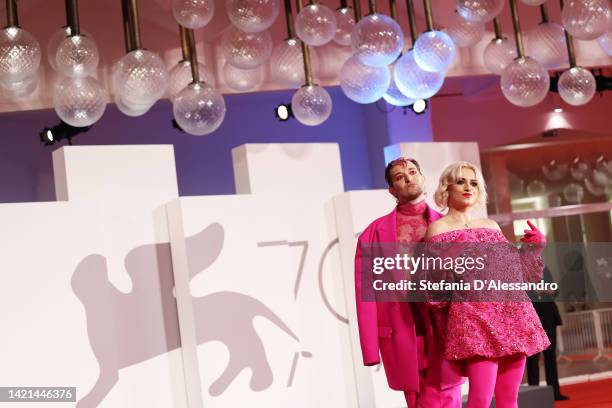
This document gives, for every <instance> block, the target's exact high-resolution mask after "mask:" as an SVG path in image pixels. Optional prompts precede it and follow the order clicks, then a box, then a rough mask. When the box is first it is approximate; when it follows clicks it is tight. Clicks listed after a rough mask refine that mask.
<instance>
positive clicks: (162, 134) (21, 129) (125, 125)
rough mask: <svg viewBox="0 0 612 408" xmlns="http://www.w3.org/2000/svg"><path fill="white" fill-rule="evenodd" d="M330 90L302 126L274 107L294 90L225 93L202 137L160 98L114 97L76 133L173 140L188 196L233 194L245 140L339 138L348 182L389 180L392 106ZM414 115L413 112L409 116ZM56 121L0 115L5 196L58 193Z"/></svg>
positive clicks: (124, 140) (48, 115)
mask: <svg viewBox="0 0 612 408" xmlns="http://www.w3.org/2000/svg"><path fill="white" fill-rule="evenodd" d="M328 90H329V92H330V93H331V95H332V98H333V101H334V109H333V112H332V116H331V117H330V118H329V120H327V121H326V122H325V123H324V124H322V125H321V126H317V127H308V126H303V125H301V124H299V123H298V122H297V121H296V120H295V119H292V120H291V121H289V122H278V121H277V120H276V118H275V117H274V114H273V108H274V107H275V106H276V105H278V104H279V103H281V102H289V101H290V100H291V96H292V94H293V91H278V92H266V93H253V94H234V95H227V96H226V104H227V115H226V117H225V121H224V123H223V124H222V126H221V127H220V128H219V129H218V130H217V131H216V132H215V133H214V134H212V135H210V136H202V137H197V136H191V135H187V134H185V133H180V132H178V131H177V130H176V129H172V127H171V118H172V109H171V105H170V103H168V102H167V101H163V102H159V103H157V104H156V105H155V106H154V107H153V108H152V109H151V111H149V112H148V113H147V114H146V115H144V116H142V117H138V118H131V117H127V116H124V115H123V114H121V113H120V112H119V111H118V110H117V109H116V108H115V107H114V105H108V107H107V111H106V112H105V114H104V116H103V117H102V119H101V120H100V121H99V122H98V123H96V124H95V125H94V127H93V128H92V129H91V130H90V131H89V132H87V133H84V134H81V135H78V136H77V137H75V138H74V140H73V143H74V144H75V145H76V144H87V145H97V144H159V143H163V144H173V145H174V150H175V155H176V165H177V173H178V181H179V192H180V194H181V195H183V196H187V195H210V194H233V193H234V192H235V189H234V178H233V173H232V161H231V149H232V148H233V147H236V146H239V145H241V144H243V143H269V142H271V143H275V142H279V143H282V142H294V143H308V142H311V143H312V142H335V143H338V144H339V146H340V154H341V160H342V170H343V176H344V186H345V190H358V189H368V188H372V187H374V186H378V187H380V186H381V184H380V183H381V182H383V183H384V180H383V176H382V169H383V168H384V162H383V161H382V157H383V151H382V148H383V147H384V146H385V145H387V144H388V141H389V140H390V138H389V135H388V134H387V133H388V129H387V128H386V126H384V123H385V122H386V120H387V119H386V114H385V113H384V112H383V111H381V110H378V109H376V108H375V106H374V105H369V106H364V105H359V104H357V103H354V102H352V101H350V100H349V99H347V98H346V97H345V96H344V94H343V93H342V91H341V90H340V88H338V87H334V88H328ZM424 116H427V115H424ZM416 118H418V117H416V116H414V115H412V114H410V113H409V114H408V115H407V116H406V117H404V118H403V119H404V120H406V121H410V120H418V119H416ZM421 120H422V119H421ZM58 122H59V119H58V118H57V116H56V115H55V112H54V111H53V110H45V111H31V112H17V113H5V114H2V115H0V129H1V130H0V132H1V138H2V142H3V144H2V148H1V150H0V202H27V201H53V200H54V199H55V194H54V187H53V177H52V176H51V174H52V166H51V152H52V151H53V150H55V149H56V148H58V147H59V146H58V145H53V146H44V145H42V144H41V143H40V141H39V136H38V134H39V132H40V131H41V130H42V129H43V128H44V127H46V126H49V127H50V126H53V125H55V124H57V123H58ZM407 126H409V125H408V124H407ZM61 143H62V144H63V143H65V142H63V141H62V142H61ZM379 156H380V158H381V160H378V159H379ZM371 157H373V158H375V160H374V163H376V166H375V167H374V170H375V173H376V174H373V172H372V168H371V164H370V163H371ZM379 161H380V163H382V166H383V167H382V168H381V167H380V166H381V164H379V163H378V162H379Z"/></svg>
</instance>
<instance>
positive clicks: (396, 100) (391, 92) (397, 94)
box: [383, 0, 416, 106]
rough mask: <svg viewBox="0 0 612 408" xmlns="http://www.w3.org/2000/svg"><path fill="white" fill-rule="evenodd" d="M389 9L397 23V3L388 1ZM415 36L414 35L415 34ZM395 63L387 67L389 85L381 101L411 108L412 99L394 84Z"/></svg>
mask: <svg viewBox="0 0 612 408" xmlns="http://www.w3.org/2000/svg"><path fill="white" fill-rule="evenodd" d="M389 9H390V10H391V18H393V20H395V21H399V20H398V18H397V1H396V0H390V1H389ZM415 35H416V33H415ZM396 62H397V61H395V62H394V63H393V64H391V65H390V66H389V71H390V73H391V82H390V83H389V88H388V89H387V92H385V94H384V95H383V99H384V100H385V102H387V103H388V104H390V105H393V106H411V105H413V104H414V103H415V101H414V99H411V98H409V97H407V96H406V95H404V94H403V93H402V91H400V90H399V88H398V87H397V84H396V83H395V63H396Z"/></svg>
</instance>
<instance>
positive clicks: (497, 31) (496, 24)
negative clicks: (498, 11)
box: [493, 16, 504, 40]
mask: <svg viewBox="0 0 612 408" xmlns="http://www.w3.org/2000/svg"><path fill="white" fill-rule="evenodd" d="M493 29H494V30H495V39H496V40H501V39H502V38H504V37H503V34H502V28H501V21H499V16H498V17H495V18H494V19H493Z"/></svg>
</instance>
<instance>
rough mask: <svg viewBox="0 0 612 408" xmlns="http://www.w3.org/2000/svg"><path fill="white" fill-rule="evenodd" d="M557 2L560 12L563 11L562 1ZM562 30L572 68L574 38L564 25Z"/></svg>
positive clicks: (574, 54)
mask: <svg viewBox="0 0 612 408" xmlns="http://www.w3.org/2000/svg"><path fill="white" fill-rule="evenodd" d="M559 4H560V5H561V12H563V7H565V4H564V1H563V0H559ZM563 32H564V33H565V45H566V46H567V56H568V58H569V64H570V68H574V67H575V66H576V52H575V51H574V40H573V39H572V36H571V35H570V33H568V32H567V30H566V29H565V27H564V28H563Z"/></svg>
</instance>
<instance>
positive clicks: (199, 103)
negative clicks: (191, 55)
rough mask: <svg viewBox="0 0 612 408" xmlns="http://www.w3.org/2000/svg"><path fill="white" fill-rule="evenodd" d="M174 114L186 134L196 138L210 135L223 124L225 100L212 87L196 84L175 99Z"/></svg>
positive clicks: (188, 87) (189, 86)
mask: <svg viewBox="0 0 612 408" xmlns="http://www.w3.org/2000/svg"><path fill="white" fill-rule="evenodd" d="M172 112H173V113H174V119H175V120H176V122H177V123H178V125H179V126H180V127H181V129H183V130H184V131H185V132H187V133H189V134H191V135H195V136H203V135H208V134H210V133H212V132H214V131H215V130H217V129H218V128H219V126H221V123H223V119H224V118H225V100H224V99H223V96H222V95H221V94H220V93H219V92H217V91H216V90H215V89H214V88H212V87H211V86H208V85H205V84H202V83H194V84H190V85H188V86H187V87H186V88H185V89H183V90H182V91H181V92H179V94H178V95H177V96H176V98H174V102H173V104H172Z"/></svg>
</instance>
